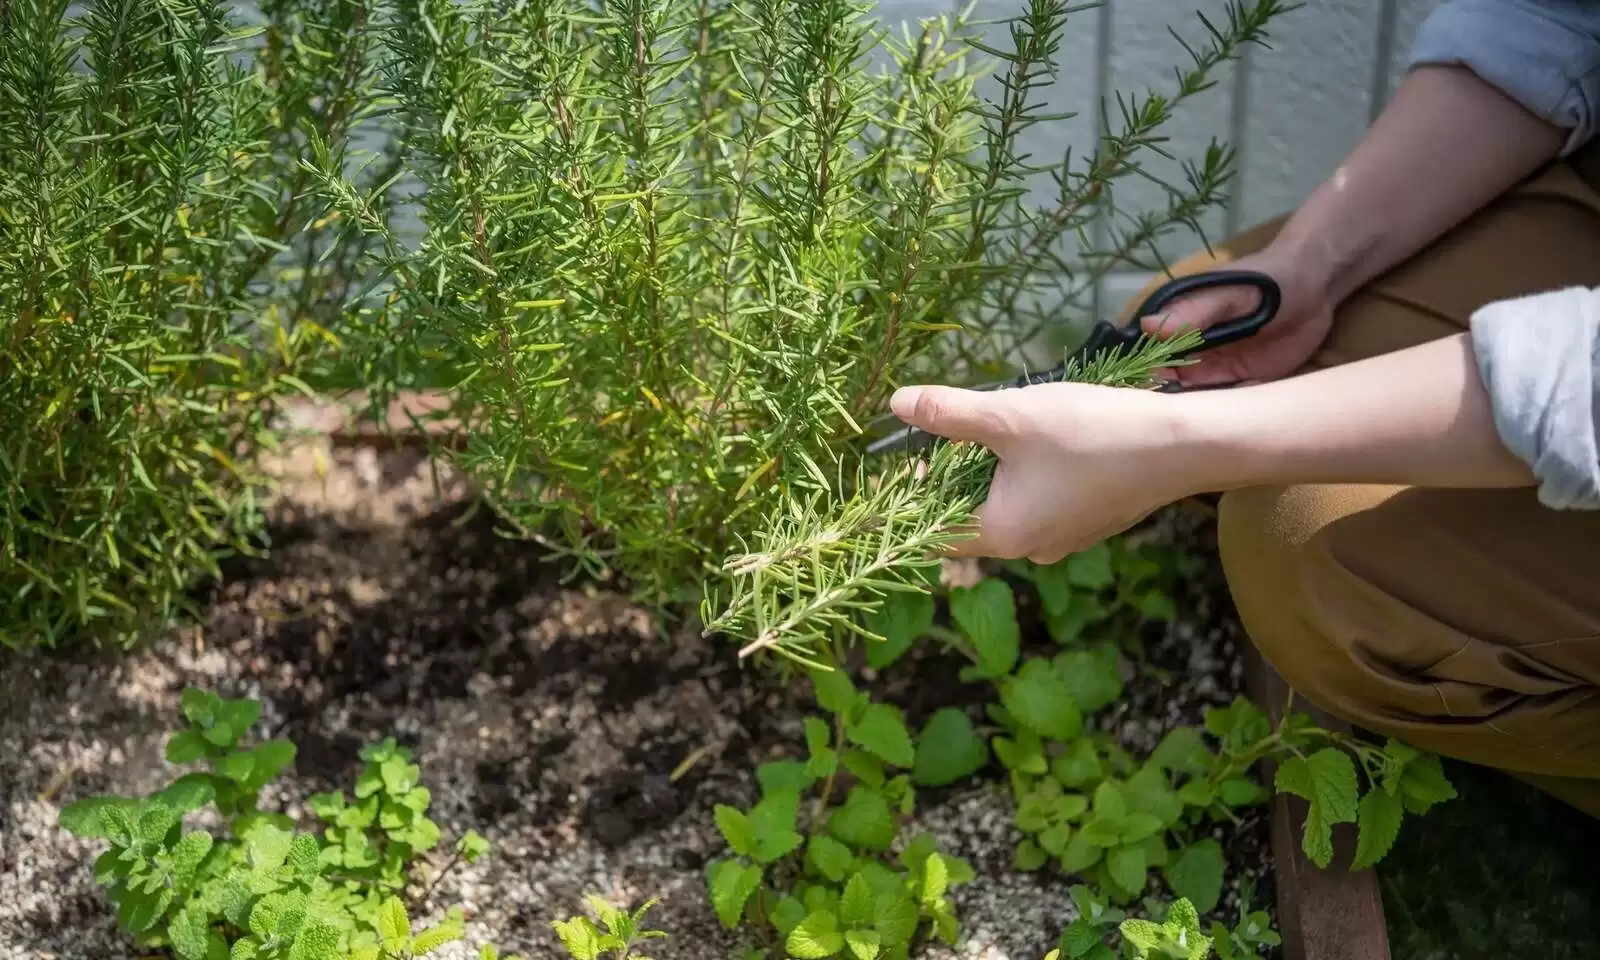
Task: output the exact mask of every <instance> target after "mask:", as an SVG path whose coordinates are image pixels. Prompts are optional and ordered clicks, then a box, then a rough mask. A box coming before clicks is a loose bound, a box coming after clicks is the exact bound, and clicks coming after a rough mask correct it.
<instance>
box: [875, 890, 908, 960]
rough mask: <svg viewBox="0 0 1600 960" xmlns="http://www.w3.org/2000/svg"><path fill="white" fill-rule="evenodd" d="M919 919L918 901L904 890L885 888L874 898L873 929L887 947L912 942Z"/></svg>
mask: <svg viewBox="0 0 1600 960" xmlns="http://www.w3.org/2000/svg"><path fill="white" fill-rule="evenodd" d="M919 919H920V918H919V915H918V913H917V904H916V902H915V901H913V900H912V899H911V897H910V896H908V895H907V894H906V893H905V892H904V891H903V890H899V889H891V890H883V891H880V892H878V893H877V894H876V896H875V897H874V898H873V902H872V929H873V930H875V931H877V934H878V939H879V940H880V941H882V943H883V946H885V947H890V948H893V947H899V946H903V945H905V944H908V943H910V942H911V938H912V937H913V936H915V935H916V932H917V923H918V920H919Z"/></svg>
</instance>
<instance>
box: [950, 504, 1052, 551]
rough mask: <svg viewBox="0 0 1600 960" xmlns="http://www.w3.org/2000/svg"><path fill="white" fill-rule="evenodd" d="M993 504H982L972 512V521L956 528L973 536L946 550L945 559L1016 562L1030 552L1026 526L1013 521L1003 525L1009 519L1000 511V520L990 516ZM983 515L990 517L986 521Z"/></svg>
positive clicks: (953, 544) (1030, 546)
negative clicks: (948, 557) (992, 558)
mask: <svg viewBox="0 0 1600 960" xmlns="http://www.w3.org/2000/svg"><path fill="white" fill-rule="evenodd" d="M992 505H993V501H989V500H986V501H984V503H983V504H982V505H981V506H979V507H978V509H976V510H974V511H973V514H972V522H971V523H970V524H968V525H966V526H964V527H961V528H958V529H960V530H962V531H963V532H965V533H970V534H975V536H972V537H970V538H969V539H965V540H959V541H957V542H955V543H952V544H950V545H949V546H948V547H946V554H947V555H948V556H951V557H979V558H987V557H995V558H998V559H1001V560H1016V559H1019V558H1021V557H1023V556H1026V555H1027V554H1028V553H1029V552H1030V551H1031V549H1032V544H1031V543H1030V542H1029V540H1030V537H1029V533H1028V530H1027V529H1026V527H1025V526H1019V525H1018V524H1017V523H1015V522H1003V521H1006V520H1008V519H1010V518H1007V517H1005V516H1004V511H1003V510H1002V516H1001V517H1000V518H999V519H995V518H994V517H992V516H989V515H990V514H991V513H992ZM986 516H989V519H988V520H987V521H986V520H985V517H986Z"/></svg>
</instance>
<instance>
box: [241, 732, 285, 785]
mask: <svg viewBox="0 0 1600 960" xmlns="http://www.w3.org/2000/svg"><path fill="white" fill-rule="evenodd" d="M250 755H251V757H253V758H254V760H255V770H254V772H253V774H252V782H254V783H256V784H258V785H259V784H265V783H267V782H268V781H270V780H271V779H272V778H273V777H276V776H277V775H278V774H279V773H281V772H283V769H284V768H285V767H287V766H288V765H289V764H291V763H293V762H294V757H295V747H294V744H293V743H290V742H289V741H288V740H268V741H266V742H265V743H262V744H260V745H259V746H257V747H256V748H255V749H254V750H251V751H250Z"/></svg>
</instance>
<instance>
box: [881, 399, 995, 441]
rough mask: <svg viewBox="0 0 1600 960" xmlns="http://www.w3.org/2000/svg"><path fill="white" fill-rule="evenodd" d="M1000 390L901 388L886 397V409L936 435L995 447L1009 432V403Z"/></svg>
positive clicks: (912, 424)
mask: <svg viewBox="0 0 1600 960" xmlns="http://www.w3.org/2000/svg"><path fill="white" fill-rule="evenodd" d="M1001 392H1002V391H995V392H989V391H986V390H960V389H957V388H955V387H902V388H901V389H899V390H896V391H895V393H894V396H892V397H890V398H889V408H890V409H891V410H893V411H894V414H895V416H897V417H899V418H900V419H901V420H904V421H905V422H906V423H908V424H910V425H911V426H914V427H917V428H919V429H921V430H924V431H926V432H928V433H931V434H934V435H935V436H940V437H944V438H945V439H947V440H966V441H972V442H975V443H981V444H983V445H984V446H986V447H989V448H990V449H995V446H996V444H999V443H1002V442H1003V441H1004V440H1005V439H1006V438H1007V437H1009V436H1010V434H1011V422H1010V417H1009V415H1008V411H1009V408H1010V405H1009V402H1008V401H1007V400H1006V399H1005V398H1004V397H1002V396H1001V395H1000V394H1001ZM997 452H998V451H997Z"/></svg>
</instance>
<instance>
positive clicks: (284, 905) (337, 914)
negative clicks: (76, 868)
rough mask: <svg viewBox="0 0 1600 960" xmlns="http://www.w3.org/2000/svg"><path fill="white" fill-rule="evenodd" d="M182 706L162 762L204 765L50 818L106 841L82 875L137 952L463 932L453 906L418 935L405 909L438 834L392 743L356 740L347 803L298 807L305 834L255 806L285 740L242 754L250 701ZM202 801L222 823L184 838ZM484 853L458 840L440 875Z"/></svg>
mask: <svg viewBox="0 0 1600 960" xmlns="http://www.w3.org/2000/svg"><path fill="white" fill-rule="evenodd" d="M182 705H183V713H184V716H185V718H186V720H187V721H188V723H187V726H186V727H185V728H184V729H182V730H180V731H178V732H177V733H175V734H174V735H173V736H172V737H171V738H169V739H168V741H167V746H166V756H167V758H168V760H169V761H170V762H172V763H174V764H190V763H195V762H199V761H203V762H204V764H205V766H206V767H207V768H208V769H207V771H205V772H191V773H187V774H184V775H182V776H180V777H178V778H176V779H175V780H173V781H172V782H171V783H170V784H168V785H167V786H166V787H164V788H162V789H161V790H159V791H156V792H155V793H152V794H150V795H148V796H144V797H118V796H96V797H89V798H86V799H83V800H79V801H76V802H75V803H72V804H69V805H68V806H66V807H65V808H63V809H62V811H61V815H60V823H61V826H62V827H63V828H65V829H66V830H67V831H69V832H70V833H72V834H73V835H75V836H79V837H84V838H89V839H95V840H100V841H104V842H105V843H106V844H107V847H108V849H106V850H105V852H104V853H102V854H101V855H100V857H99V858H98V859H97V860H96V861H95V877H96V879H97V880H98V881H99V882H100V883H101V884H102V885H104V886H105V887H106V889H107V897H108V899H109V900H110V902H111V905H112V907H113V908H114V909H115V911H116V917H117V923H118V925H119V926H120V927H121V928H122V929H123V930H124V931H125V932H127V933H128V934H129V935H131V936H132V937H133V938H134V940H135V941H136V942H137V943H138V945H139V946H140V947H141V948H142V949H145V950H163V951H165V954H166V955H168V956H171V957H175V958H180V960H219V958H229V960H414V958H418V957H424V956H427V955H429V954H431V953H433V952H434V951H436V950H438V949H439V948H440V947H442V946H444V945H445V944H447V943H451V942H453V941H456V940H460V939H462V938H463V937H464V935H465V923H464V919H463V916H462V913H461V910H460V909H459V908H451V909H450V910H449V911H447V913H446V917H445V919H444V920H443V921H441V922H440V923H438V924H436V925H434V926H431V927H425V928H421V929H418V928H416V927H415V926H414V925H413V922H412V919H411V915H410V913H409V909H408V906H407V903H406V900H405V897H406V895H407V889H408V881H409V880H411V879H413V876H414V868H416V867H417V866H418V865H419V864H420V863H421V861H422V858H423V855H424V854H425V853H427V852H428V851H429V850H431V849H432V848H434V847H435V846H436V845H437V843H438V841H439V838H440V837H439V830H438V828H437V827H436V826H435V825H434V824H433V823H432V822H431V821H429V820H428V819H427V816H426V814H427V810H428V805H429V795H428V791H427V789H426V788H425V787H421V786H419V785H418V783H417V780H418V775H419V771H418V769H417V767H416V765H415V764H412V763H411V762H410V759H411V755H410V754H409V752H407V751H405V750H404V749H403V748H400V747H397V746H396V745H395V744H394V742H393V741H392V740H386V741H384V742H383V743H380V744H377V745H374V746H371V747H368V748H367V749H365V750H364V751H363V752H362V758H363V759H364V760H365V761H366V766H365V768H364V769H363V771H362V773H361V777H360V779H359V780H358V781H357V784H356V788H355V795H356V798H357V799H356V800H355V802H353V803H346V801H345V798H344V795H343V794H327V795H321V796H319V797H317V798H313V799H312V801H311V803H310V806H311V807H312V808H313V810H314V811H315V813H316V815H317V816H318V818H319V819H321V820H322V821H323V822H324V823H325V824H326V828H325V829H324V831H323V836H322V838H321V839H319V838H318V837H317V835H316V834H315V833H314V832H310V831H306V830H303V829H300V828H299V827H298V826H297V825H296V824H295V822H294V821H293V820H292V819H291V818H290V817H289V816H287V815H285V814H283V813H272V812H266V811H263V810H261V809H259V806H258V804H259V801H260V792H261V790H262V788H264V787H265V786H266V785H267V784H268V783H270V782H271V781H272V780H273V779H274V778H276V777H277V776H278V775H279V774H280V773H281V772H282V771H283V770H284V769H285V768H286V767H287V766H288V765H289V764H290V763H292V762H293V759H294V746H293V744H292V743H289V742H288V741H286V740H266V741H262V742H260V743H258V744H256V745H254V746H249V747H247V746H244V745H243V741H244V739H245V735H246V734H247V733H248V731H249V730H250V728H251V727H253V726H254V725H255V723H256V721H257V720H258V719H259V717H260V713H261V704H260V702H259V701H255V700H250V699H238V700H230V699H224V698H222V697H219V696H217V695H216V694H214V693H212V692H209V691H204V690H199V689H194V688H190V689H187V690H185V691H184V692H183V697H182ZM208 806H209V807H212V808H213V809H214V811H215V814H216V816H217V817H218V818H219V819H220V823H221V825H222V829H220V830H208V829H192V830H191V829H186V827H185V821H186V819H187V818H188V817H189V815H191V814H196V813H199V812H200V811H202V810H203V809H204V808H206V807H208ZM487 851H488V844H487V842H486V841H485V840H484V839H483V838H482V837H480V836H478V835H477V834H476V833H472V832H468V833H467V834H466V835H465V836H463V837H462V838H460V840H458V841H457V843H456V845H455V852H456V857H455V858H454V859H452V860H451V861H450V864H449V865H447V866H446V867H445V868H444V869H445V870H448V869H450V867H451V866H453V865H454V864H455V863H456V862H457V860H465V861H466V862H469V863H470V862H475V861H477V860H478V859H479V858H480V857H482V856H484V855H485V854H486V853H487ZM439 876H442V873H440V874H438V875H436V876H435V877H434V879H433V884H437V882H438V879H439ZM429 889H430V890H431V889H432V886H431V885H430V887H429Z"/></svg>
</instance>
